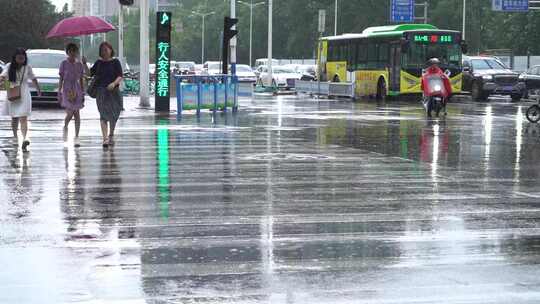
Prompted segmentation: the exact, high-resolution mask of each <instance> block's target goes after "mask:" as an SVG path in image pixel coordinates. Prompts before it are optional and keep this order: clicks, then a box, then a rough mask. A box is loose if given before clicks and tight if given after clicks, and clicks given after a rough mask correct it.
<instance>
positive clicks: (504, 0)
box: [493, 0, 529, 12]
mask: <svg viewBox="0 0 540 304" xmlns="http://www.w3.org/2000/svg"><path fill="white" fill-rule="evenodd" d="M493 10H494V11H500V12H528V11H529V0H493Z"/></svg>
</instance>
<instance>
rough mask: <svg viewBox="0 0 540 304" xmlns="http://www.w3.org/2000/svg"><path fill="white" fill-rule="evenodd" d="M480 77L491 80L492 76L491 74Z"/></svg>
mask: <svg viewBox="0 0 540 304" xmlns="http://www.w3.org/2000/svg"><path fill="white" fill-rule="evenodd" d="M482 79H483V80H493V76H491V75H483V76H482Z"/></svg>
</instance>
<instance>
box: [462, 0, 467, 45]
mask: <svg viewBox="0 0 540 304" xmlns="http://www.w3.org/2000/svg"><path fill="white" fill-rule="evenodd" d="M466 17H467V0H463V28H462V29H461V37H462V39H463V40H465V19H466Z"/></svg>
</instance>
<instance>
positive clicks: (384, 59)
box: [377, 42, 389, 69]
mask: <svg viewBox="0 0 540 304" xmlns="http://www.w3.org/2000/svg"><path fill="white" fill-rule="evenodd" d="M388 51H389V48H388V44H387V43H384V42H383V43H381V44H379V66H378V67H377V68H380V69H385V68H386V67H388V66H389V64H388Z"/></svg>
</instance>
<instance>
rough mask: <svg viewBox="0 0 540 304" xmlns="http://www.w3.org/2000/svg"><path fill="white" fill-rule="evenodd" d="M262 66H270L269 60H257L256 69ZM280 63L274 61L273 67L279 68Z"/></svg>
mask: <svg viewBox="0 0 540 304" xmlns="http://www.w3.org/2000/svg"><path fill="white" fill-rule="evenodd" d="M261 65H268V58H260V59H257V60H255V68H258V67H260V66H261ZM278 65H279V61H278V60H276V59H272V66H278Z"/></svg>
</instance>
